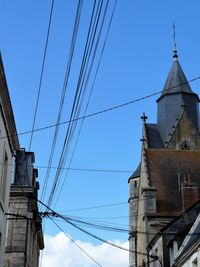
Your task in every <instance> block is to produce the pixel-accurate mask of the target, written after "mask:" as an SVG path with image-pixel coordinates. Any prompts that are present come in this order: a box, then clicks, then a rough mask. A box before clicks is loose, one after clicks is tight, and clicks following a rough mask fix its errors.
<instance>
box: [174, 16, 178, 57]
mask: <svg viewBox="0 0 200 267" xmlns="http://www.w3.org/2000/svg"><path fill="white" fill-rule="evenodd" d="M173 42H174V51H173V54H174V55H173V58H178V55H177V49H176V25H175V22H174V21H173Z"/></svg>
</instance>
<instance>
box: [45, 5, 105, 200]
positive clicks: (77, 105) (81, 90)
mask: <svg viewBox="0 0 200 267" xmlns="http://www.w3.org/2000/svg"><path fill="white" fill-rule="evenodd" d="M99 3H100V2H99ZM102 6H103V1H101V4H100V6H99V9H98V10H97V11H96V17H95V22H94V24H93V28H92V33H91V34H90V33H89V35H88V38H89V39H88V38H87V41H88V40H89V42H88V43H87V42H86V46H85V51H84V55H83V60H82V64H81V69H80V74H79V79H78V83H77V88H76V93H75V98H74V102H73V107H72V111H71V115H70V119H73V118H76V117H78V116H79V114H80V110H81V105H82V101H83V97H84V94H85V90H86V87H87V82H88V80H89V77H90V74H91V70H92V67H93V63H94V59H95V55H96V50H97V45H98V42H99V37H100V34H101V30H102V27H103V22H104V19H105V15H106V11H107V6H108V1H107V4H106V7H105V10H104V15H103V19H102V23H101V26H100V30H99V36H98V38H97V41H96V46H95V48H94V52H93V54H92V50H93V46H94V42H95V36H96V34H97V28H98V24H99V21H100V17H101V12H102ZM91 55H92V60H91V63H90V67H89V71H88V73H87V69H88V66H89V62H90V57H91ZM86 73H87V76H86ZM85 78H86V83H85V86H84V82H85ZM76 126H77V121H72V122H70V123H69V126H68V129H67V133H66V136H65V140H64V144H63V148H62V152H61V156H60V160H59V165H58V166H59V167H62V166H64V165H65V163H66V160H67V157H68V154H69V147H70V145H71V142H72V138H73V135H74V132H75V129H76ZM61 174H62V170H61V169H58V170H57V171H56V175H55V179H54V183H53V186H52V190H51V192H50V195H49V199H48V205H51V204H52V202H53V200H54V198H55V195H56V192H57V190H58V186H59V183H60V179H61V178H60V177H61Z"/></svg>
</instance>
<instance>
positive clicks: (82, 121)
mask: <svg viewBox="0 0 200 267" xmlns="http://www.w3.org/2000/svg"><path fill="white" fill-rule="evenodd" d="M116 5H117V0H116V1H115V3H114V7H113V11H112V14H111V17H110V21H109V25H108V29H107V32H106V36H105V39H104V43H103V47H102V50H101V54H100V57H99V61H98V64H97V68H96V72H95V75H94V79H93V83H92V86H91V89H90V93H89V97H88V101H87V104H86V108H85V111H84V115H83V116H85V115H86V113H87V110H88V107H89V103H90V99H91V96H92V93H93V90H94V85H95V82H96V78H97V74H98V71H99V68H100V64H101V60H102V57H103V53H104V49H105V46H106V42H107V39H108V34H109V31H110V28H111V24H112V20H113V16H114V13H115V9H116ZM104 17H105V16H104ZM103 22H104V21H103ZM102 27H103V23H102ZM102 27H101V29H102ZM100 35H101V32H100V33H99V36H98V40H99V39H100ZM97 45H98V43H97V44H96V46H97ZM86 81H87V82H88V77H87V80H86ZM87 82H86V84H85V87H86V86H87ZM83 123H84V119H82V120H81V125H80V128H79V131H78V135H77V138H76V142H75V145H74V148H73V152H72V155H71V158H70V162H69V166H68V167H69V168H70V167H71V164H72V161H73V157H74V154H75V151H76V148H77V145H78V141H79V138H80V134H81V131H82V127H83ZM68 173H69V170H68V171H67V173H66V175H65V177H64V179H63V183H62V185H61V188H60V191H59V193H58V196H57V199H56V201H55V205H54V208H55V206H56V203H57V201H58V199H59V197H60V195H61V192H62V190H63V188H64V184H65V181H66V180H67V176H68Z"/></svg>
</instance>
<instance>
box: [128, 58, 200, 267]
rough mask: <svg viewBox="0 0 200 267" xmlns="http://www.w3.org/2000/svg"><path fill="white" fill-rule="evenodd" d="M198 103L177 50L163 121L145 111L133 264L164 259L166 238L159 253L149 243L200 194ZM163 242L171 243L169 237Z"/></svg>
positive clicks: (136, 177)
mask: <svg viewBox="0 0 200 267" xmlns="http://www.w3.org/2000/svg"><path fill="white" fill-rule="evenodd" d="M198 103H199V97H198V95H197V94H195V93H194V92H193V91H192V89H191V88H190V85H189V84H188V82H187V79H186V77H185V74H184V73H183V70H182V68H181V66H180V64H179V62H178V58H177V56H176V57H175V58H174V62H173V65H172V68H171V70H170V73H169V75H168V78H167V81H166V83H165V86H164V89H163V92H162V94H161V96H160V97H159V99H158V100H157V105H158V111H157V124H149V123H147V122H146V120H147V117H146V115H145V114H143V116H142V117H141V118H142V120H143V131H142V139H141V141H142V149H141V163H140V167H139V170H138V169H137V170H136V172H135V173H134V174H133V175H132V176H131V177H130V179H129V185H130V199H129V204H130V205H129V210H130V237H129V245H130V246H129V247H130V257H129V259H130V260H129V266H130V267H136V266H146V265H147V266H150V261H152V262H154V263H152V264H151V266H160V265H162V264H163V257H164V256H163V254H162V251H160V248H161V244H160V245H159V246H158V247H157V248H156V249H154V250H153V253H154V255H153V257H150V256H149V254H148V253H149V252H148V250H147V248H148V246H149V244H150V243H151V241H152V240H153V238H154V237H155V236H156V234H157V233H158V232H160V231H161V229H163V227H166V226H167V225H168V224H169V223H170V222H171V221H172V220H173V219H174V218H176V217H177V216H179V215H180V214H181V213H183V212H185V210H187V209H188V208H189V207H190V206H191V205H193V204H194V203H195V202H197V201H198V200H199V198H200V180H199V173H200V162H199V158H200V134H199V129H200V125H199V107H198ZM134 181H137V183H135V182H134ZM136 184H137V187H135V188H134V189H132V188H133V187H134V185H136ZM136 192H137V194H136ZM160 242H161V243H162V242H164V243H162V247H165V245H166V244H165V239H161V240H160ZM161 255H162V256H161ZM155 257H158V260H157V261H156V260H155ZM145 264H146V265H145ZM159 264H160V265H159ZM164 266H168V265H164Z"/></svg>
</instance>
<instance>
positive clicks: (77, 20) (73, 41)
mask: <svg viewBox="0 0 200 267" xmlns="http://www.w3.org/2000/svg"><path fill="white" fill-rule="evenodd" d="M82 6H83V1H82V0H79V2H78V5H77V10H76V16H75V21H74V27H73V34H72V39H71V45H70V50H69V55H68V62H67V66H66V71H65V78H64V83H63V89H62V94H61V99H60V106H59V112H58V116H57V121H56V124H57V126H56V127H55V131H54V137H53V141H52V145H51V150H50V156H49V161H48V169H47V172H46V176H45V180H44V185H43V189H42V195H41V199H42V200H43V199H44V198H45V194H46V190H47V184H48V181H49V176H50V171H51V169H52V168H51V165H52V161H53V157H54V153H55V147H56V143H57V138H58V131H59V123H60V120H61V114H62V110H63V105H64V101H65V95H66V91H67V86H68V82H69V76H70V72H71V65H72V60H73V55H74V50H75V44H76V39H77V35H78V29H79V24H80V17H81V12H82Z"/></svg>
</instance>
